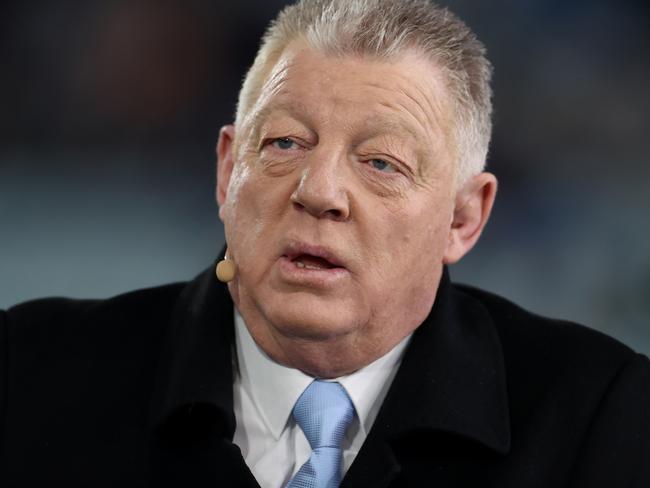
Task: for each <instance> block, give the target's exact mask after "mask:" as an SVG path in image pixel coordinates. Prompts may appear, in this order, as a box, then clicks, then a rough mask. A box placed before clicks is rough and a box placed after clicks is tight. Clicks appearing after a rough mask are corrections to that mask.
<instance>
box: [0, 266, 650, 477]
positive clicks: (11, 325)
mask: <svg viewBox="0 0 650 488" xmlns="http://www.w3.org/2000/svg"><path fill="white" fill-rule="evenodd" d="M232 314H233V305H232V302H231V299H230V296H229V294H228V291H227V288H226V287H225V286H224V285H222V284H220V283H218V282H217V281H216V279H215V278H214V277H213V274H212V272H211V271H208V272H206V273H204V274H203V275H201V276H199V277H198V278H197V279H196V280H194V281H193V282H191V283H189V284H173V285H168V286H163V287H159V288H154V289H149V290H143V291H136V292H132V293H128V294H126V295H122V296H118V297H116V298H112V299H109V300H101V301H90V300H83V301H79V300H65V299H46V300H39V301H34V302H30V303H27V304H23V305H19V306H17V307H14V308H12V309H10V310H8V311H7V312H0V373H1V374H0V400H1V403H0V409H1V410H0V412H1V417H0V419H1V421H2V423H1V424H0V429H2V430H1V431H0V436H1V438H2V446H1V449H2V450H1V451H0V486H2V487H13V486H29V487H38V488H42V487H44V486H52V485H54V486H65V487H66V488H73V487H80V486H88V487H103V486H106V487H108V486H110V487H131V486H152V487H161V486H183V487H195V486H196V487H204V486H205V487H210V488H215V487H230V486H232V487H240V486H241V487H254V486H257V483H256V482H255V480H254V479H253V476H252V475H251V473H250V471H249V470H248V468H247V467H246V465H245V463H244V461H243V459H242V457H241V454H240V452H239V448H238V447H237V446H235V445H233V444H232V442H231V439H232V436H233V432H234V428H235V418H234V414H233V410H232V377H233V358H232V353H231V352H232V346H233V316H232ZM342 486H343V487H389V486H390V487H407V486H408V487H427V486H431V487H435V488H443V487H451V486H476V487H478V486H480V487H500V488H508V487H513V488H524V487H525V488H534V487H552V488H558V487H585V488H586V487H590V488H593V487H644V488H648V487H650V365H649V362H648V359H647V358H646V357H644V356H641V355H638V354H635V353H634V352H633V351H631V350H630V349H628V348H627V347H625V346H623V345H622V344H620V343H618V342H616V341H615V340H613V339H611V338H608V337H606V336H604V335H602V334H600V333H597V332H594V331H591V330H589V329H586V328H584V327H581V326H578V325H575V324H571V323H567V322H560V321H552V320H548V319H545V318H542V317H539V316H536V315H532V314H530V313H528V312H526V311H524V310H522V309H521V308H519V307H517V306H515V305H513V304H512V303H510V302H508V301H506V300H504V299H502V298H499V297H497V296H494V295H491V294H489V293H486V292H483V291H479V290H477V289H473V288H468V287H462V286H455V285H452V284H451V283H450V282H449V279H448V278H447V275H446V273H445V275H444V276H443V279H442V282H441V284H440V288H439V292H438V296H437V298H436V302H435V305H434V308H433V311H432V312H431V314H430V316H429V317H428V318H427V320H426V321H425V322H424V323H423V324H422V325H421V326H420V327H419V328H418V329H417V331H416V332H415V334H414V336H413V339H412V341H411V344H410V346H409V348H408V350H407V352H406V354H405V356H404V359H403V362H402V365H401V367H400V370H399V371H398V373H397V375H396V377H395V380H394V382H393V384H392V386H391V388H390V391H389V392H388V395H387V396H386V399H385V401H384V404H383V406H382V408H381V410H380V412H379V415H378V416H377V419H376V421H375V424H374V426H373V428H372V430H371V431H370V433H369V435H368V438H367V439H366V442H365V443H364V445H363V447H362V449H361V451H360V452H359V454H358V456H357V458H356V460H355V461H354V463H353V464H352V466H351V468H350V470H349V471H348V473H347V475H346V476H345V478H344V480H343V483H342Z"/></svg>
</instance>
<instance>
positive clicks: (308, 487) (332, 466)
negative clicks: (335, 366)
mask: <svg viewBox="0 0 650 488" xmlns="http://www.w3.org/2000/svg"><path fill="white" fill-rule="evenodd" d="M353 417H354V406H353V405H352V401H351V400H350V397H349V396H348V394H347V392H346V391H345V388H343V387H342V386H341V384H340V383H335V382H328V381H321V380H314V381H313V382H312V383H311V384H310V385H309V386H308V387H307V388H305V391H303V392H302V395H300V398H298V400H297V401H296V404H295V405H294V407H293V418H294V419H295V420H296V422H297V423H298V425H300V428H301V429H302V431H303V432H304V433H305V437H307V440H308V441H309V445H310V446H311V448H312V452H311V456H310V457H309V459H308V460H307V462H306V463H305V464H303V465H302V467H301V468H300V470H298V472H297V473H296V475H295V476H294V477H293V478H292V479H291V481H289V483H288V484H287V486H286V488H338V486H339V484H340V483H341V455H342V453H343V452H342V450H341V441H342V440H343V437H344V436H345V431H346V430H348V427H349V425H350V422H352V419H353Z"/></svg>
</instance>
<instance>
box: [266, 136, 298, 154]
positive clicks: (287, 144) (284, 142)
mask: <svg viewBox="0 0 650 488" xmlns="http://www.w3.org/2000/svg"><path fill="white" fill-rule="evenodd" d="M271 145H272V146H273V147H275V148H277V149H282V150H283V151H286V150H288V149H293V148H294V146H295V145H296V143H295V142H293V141H292V140H291V139H289V138H288V137H279V138H277V139H274V140H272V141H271Z"/></svg>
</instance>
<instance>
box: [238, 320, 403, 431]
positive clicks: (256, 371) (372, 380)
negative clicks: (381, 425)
mask: <svg viewBox="0 0 650 488" xmlns="http://www.w3.org/2000/svg"><path fill="white" fill-rule="evenodd" d="M410 337H411V336H410V335H409V336H407V337H406V338H405V339H403V340H402V341H401V342H400V343H399V344H397V346H395V347H394V348H393V349H391V350H390V351H389V352H388V353H387V354H385V355H384V356H382V357H380V358H379V359H377V360H375V361H374V362H372V363H370V364H369V365H367V366H365V367H363V368H361V369H360V370H358V371H355V372H354V373H351V374H349V375H345V376H341V377H340V378H335V379H334V380H332V381H338V382H339V383H340V384H341V385H343V387H344V388H345V390H346V391H347V393H348V395H349V396H350V399H351V400H352V403H353V405H354V408H355V410H356V412H357V416H358V418H359V428H360V429H361V432H362V434H363V435H364V436H365V435H367V433H368V432H369V431H370V428H371V427H372V424H373V422H374V421H375V418H376V416H377V413H378V411H379V407H380V406H381V403H382V401H383V399H384V397H385V396H386V392H387V391H388V388H389V387H390V383H391V382H392V380H393V378H394V376H395V373H396V372H397V369H398V368H399V364H400V361H401V358H402V355H403V353H404V350H405V348H406V346H407V344H408V342H409V339H410ZM235 341H236V350H237V359H238V364H239V374H240V379H241V383H242V387H243V388H244V389H245V390H246V391H247V392H248V394H249V395H250V396H251V397H252V399H253V402H254V403H255V405H256V408H257V409H258V411H259V414H260V416H261V418H262V419H263V421H264V423H265V424H266V426H267V428H268V429H269V430H270V432H271V433H272V434H273V436H274V437H275V438H276V439H279V438H280V436H281V434H282V432H283V430H284V429H285V427H286V426H287V421H288V419H289V417H290V415H291V411H292V409H293V406H294V405H295V403H296V401H297V400H298V397H300V395H301V394H302V392H303V391H304V390H305V388H307V386H309V384H310V383H311V382H312V381H313V380H314V378H313V377H312V376H309V375H307V374H305V373H303V372H302V371H300V370H297V369H293V368H288V367H286V366H283V365H281V364H279V363H276V362H275V361H273V360H272V359H271V358H270V357H269V356H268V355H267V354H266V353H265V352H264V351H263V350H262V349H261V348H260V347H259V346H258V345H257V344H256V343H255V341H254V340H253V338H252V337H251V335H250V333H249V332H248V328H247V327H246V324H245V323H244V320H243V318H242V316H241V315H240V314H239V312H238V311H237V310H235ZM278 392H281V394H279V393H278Z"/></svg>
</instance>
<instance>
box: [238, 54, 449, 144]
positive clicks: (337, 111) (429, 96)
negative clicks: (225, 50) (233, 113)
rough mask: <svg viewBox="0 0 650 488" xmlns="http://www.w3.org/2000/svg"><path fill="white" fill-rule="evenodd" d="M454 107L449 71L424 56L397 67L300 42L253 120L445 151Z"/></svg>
mask: <svg viewBox="0 0 650 488" xmlns="http://www.w3.org/2000/svg"><path fill="white" fill-rule="evenodd" d="M449 106H450V104H449V97H448V90H447V88H446V86H445V83H444V75H443V73H442V70H441V69H439V68H438V67H437V66H435V64H434V63H433V62H432V61H430V60H429V59H426V58H425V57H424V56H423V55H420V54H419V53H417V52H416V51H408V50H407V51H406V52H403V53H401V54H400V55H399V57H397V56H395V57H393V58H391V59H375V58H370V57H366V56H359V55H343V56H342V55H336V56H334V55H328V54H325V53H322V52H320V51H317V50H314V49H311V48H309V47H307V46H306V45H305V44H304V43H301V42H294V43H292V44H290V45H289V46H288V47H287V48H286V49H285V50H284V52H283V54H282V55H281V56H280V58H279V59H278V60H277V62H276V63H275V64H274V65H273V66H272V67H271V68H270V69H269V70H268V71H267V74H266V76H265V79H264V80H263V83H262V87H261V89H260V93H259V96H258V98H257V100H256V103H255V104H254V106H253V107H252V110H251V111H250V112H249V114H248V117H247V119H248V120H250V121H252V122H253V125H254V126H255V125H259V124H261V123H263V122H265V121H267V120H268V119H269V118H272V117H273V116H280V115H288V116H293V117H296V116H300V118H301V119H305V120H301V121H303V122H306V123H310V124H315V125H320V126H322V125H323V124H326V123H327V122H329V123H330V125H331V126H332V127H338V128H340V129H344V128H345V129H346V130H347V131H348V133H349V132H350V131H351V130H354V131H364V130H365V131H372V130H374V129H383V130H386V131H388V132H391V133H399V132H403V133H405V134H409V135H411V136H413V137H414V138H417V139H419V140H422V139H423V138H426V139H433V140H434V141H435V142H436V143H438V142H440V141H445V140H446V139H447V135H448V131H449V128H450V125H451V117H450V113H451V112H450V110H449ZM431 142H432V141H427V143H431Z"/></svg>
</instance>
